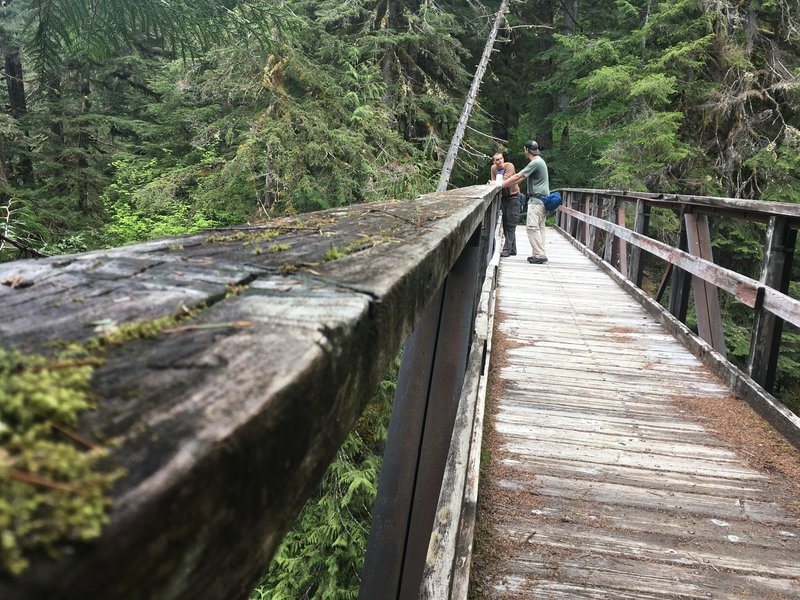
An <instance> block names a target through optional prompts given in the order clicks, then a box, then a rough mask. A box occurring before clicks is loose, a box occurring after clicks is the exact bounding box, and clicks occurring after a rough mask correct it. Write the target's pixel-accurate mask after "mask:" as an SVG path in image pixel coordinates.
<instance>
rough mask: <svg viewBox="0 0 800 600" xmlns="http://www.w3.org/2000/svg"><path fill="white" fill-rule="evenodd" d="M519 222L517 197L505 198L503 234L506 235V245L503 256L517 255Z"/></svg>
mask: <svg viewBox="0 0 800 600" xmlns="http://www.w3.org/2000/svg"><path fill="white" fill-rule="evenodd" d="M518 221H519V201H518V200H517V197H516V196H512V197H510V198H503V233H504V234H505V238H506V241H505V245H504V246H503V254H504V255H505V256H509V255H512V256H513V255H514V254H516V253H517V222H518Z"/></svg>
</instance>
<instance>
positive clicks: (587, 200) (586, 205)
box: [583, 194, 594, 248]
mask: <svg viewBox="0 0 800 600" xmlns="http://www.w3.org/2000/svg"><path fill="white" fill-rule="evenodd" d="M592 208H593V205H592V195H591V194H584V196H583V212H585V213H586V214H587V215H588V214H591V211H592ZM593 237H594V227H592V226H591V225H588V224H586V223H584V225H583V244H584V246H587V247H589V248H591V246H590V244H589V242H590V240H591V239H592V238H593Z"/></svg>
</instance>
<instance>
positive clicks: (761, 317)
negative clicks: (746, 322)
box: [747, 217, 797, 392]
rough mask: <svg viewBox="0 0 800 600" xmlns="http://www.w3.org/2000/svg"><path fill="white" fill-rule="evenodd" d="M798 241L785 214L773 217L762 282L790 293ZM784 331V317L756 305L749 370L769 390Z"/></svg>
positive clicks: (754, 378)
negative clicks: (783, 216)
mask: <svg viewBox="0 0 800 600" xmlns="http://www.w3.org/2000/svg"><path fill="white" fill-rule="evenodd" d="M796 242H797V230H795V229H791V228H790V227H789V225H788V223H787V220H786V219H785V218H782V217H771V218H770V220H769V229H768V230H767V239H766V243H765V252H764V268H763V269H762V271H761V279H760V281H761V283H763V284H764V285H765V286H769V287H772V288H775V289H777V290H779V291H781V292H783V293H784V294H786V293H788V291H789V280H790V278H791V272H792V261H793V258H794V248H795V244H796ZM782 334H783V319H781V318H779V317H776V316H775V315H773V314H772V313H770V312H768V311H766V310H765V309H764V308H763V306H761V305H758V306H756V309H755V319H754V321H753V335H752V337H751V338H750V356H749V358H748V360H747V374H748V375H750V377H752V378H753V380H754V381H756V382H757V383H759V384H760V385H761V386H762V387H763V388H764V389H765V390H767V391H768V392H772V391H773V390H774V388H775V379H776V376H777V368H778V353H779V350H780V345H781V335H782Z"/></svg>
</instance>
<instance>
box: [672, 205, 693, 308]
mask: <svg viewBox="0 0 800 600" xmlns="http://www.w3.org/2000/svg"><path fill="white" fill-rule="evenodd" d="M684 214H685V207H684V208H683V209H681V214H680V223H681V229H680V233H679V237H678V249H679V250H684V251H688V242H687V241H686V220H685V219H684V218H683V217H684ZM691 285H692V278H691V277H690V276H689V274H688V273H687V272H686V271H684V270H683V269H681V268H679V267H676V266H675V265H672V278H671V281H670V292H669V312H670V313H672V316H674V317H675V318H676V319H678V320H679V321H680V322H681V323H686V313H687V311H688V310H689V293H690V290H691Z"/></svg>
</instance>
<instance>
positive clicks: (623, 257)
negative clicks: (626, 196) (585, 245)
mask: <svg viewBox="0 0 800 600" xmlns="http://www.w3.org/2000/svg"><path fill="white" fill-rule="evenodd" d="M615 223H616V224H617V225H620V226H622V227H625V203H624V202H618V203H617V218H616V219H615ZM616 253H617V258H618V260H619V272H620V273H625V274H627V273H628V244H627V243H626V242H625V240H623V239H622V238H617V240H616Z"/></svg>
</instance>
